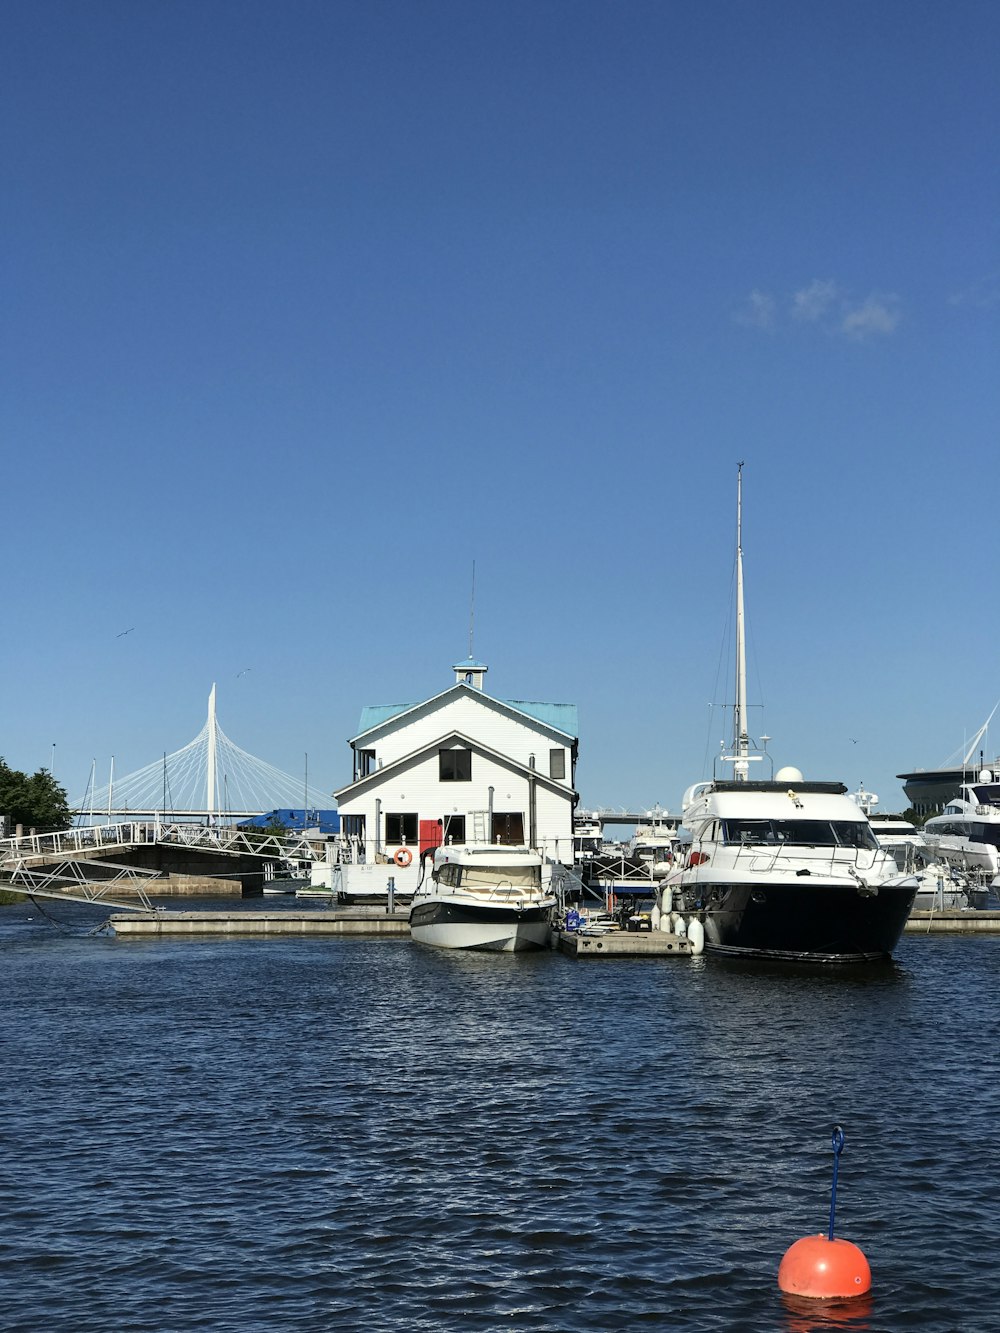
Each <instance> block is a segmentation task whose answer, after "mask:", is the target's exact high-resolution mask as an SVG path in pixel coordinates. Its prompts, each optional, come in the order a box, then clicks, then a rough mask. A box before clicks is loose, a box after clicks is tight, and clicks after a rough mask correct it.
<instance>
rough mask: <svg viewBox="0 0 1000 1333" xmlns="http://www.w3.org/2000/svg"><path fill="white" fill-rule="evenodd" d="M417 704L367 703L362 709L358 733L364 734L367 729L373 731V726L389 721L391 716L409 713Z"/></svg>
mask: <svg viewBox="0 0 1000 1333" xmlns="http://www.w3.org/2000/svg"><path fill="white" fill-rule="evenodd" d="M416 706H417V705H416V704H367V705H366V706H365V707H364V708H362V710H361V721H360V722H359V723H358V735H359V736H363V735H364V734H365V732H366V731H371V729H372V727H378V726H380V725H381V724H382V723H383V722H388V721H389V718H390V717H398V716H399V714H400V713H408V712H409V711H410V709H411V708H416Z"/></svg>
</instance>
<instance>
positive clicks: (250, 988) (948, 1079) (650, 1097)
mask: <svg viewBox="0 0 1000 1333" xmlns="http://www.w3.org/2000/svg"><path fill="white" fill-rule="evenodd" d="M184 905H185V906H189V905H190V904H187V903H185V904H184ZM267 907H268V909H269V910H270V909H273V907H274V902H273V900H269V901H268V903H267ZM317 910H323V909H317ZM46 911H48V912H49V913H50V915H51V916H52V917H55V918H57V919H58V922H59V924H58V925H56V924H53V923H52V922H51V921H50V920H48V919H47V918H46V917H45V916H43V915H42V914H41V913H40V911H39V910H38V909H37V908H36V907H34V906H33V905H32V904H30V903H28V904H25V905H23V906H14V907H5V908H2V909H0V958H2V976H3V1001H4V1019H3V1035H2V1061H3V1063H2V1070H3V1078H2V1084H0V1107H2V1126H3V1141H4V1151H3V1155H2V1159H0V1273H2V1278H3V1288H4V1291H3V1298H2V1300H3V1304H2V1310H3V1314H2V1321H0V1322H2V1326H3V1328H4V1329H5V1330H7V1331H8V1333H13V1331H14V1330H24V1331H25V1333H36V1331H37V1330H46V1333H53V1331H54V1330H60V1331H62V1330H73V1333H105V1331H110V1330H120V1329H128V1330H130V1331H133V1333H134V1331H137V1330H155V1331H156V1333H162V1331H163V1330H171V1331H173V1330H178V1331H180V1330H189V1329H190V1330H195V1329H197V1330H233V1333H235V1331H236V1330H241V1331H242V1333H245V1331H246V1330H256V1329H261V1330H269V1329H273V1330H296V1331H297V1333H310V1331H312V1330H317V1331H319V1330H328V1329H352V1330H353V1329H365V1330H380V1329H402V1330H439V1329H441V1330H463V1331H464V1330H490V1331H491V1333H492V1330H496V1329H516V1330H522V1329H524V1330H526V1329H531V1330H553V1331H560V1333H562V1331H565V1330H609V1329H638V1328H650V1329H670V1330H732V1329H741V1330H742V1329H755V1330H757V1329H775V1330H787V1331H788V1333H792V1331H793V1330H794V1331H795V1333H806V1331H807V1330H812V1329H825V1328H828V1327H832V1326H836V1327H837V1328H850V1329H856V1330H891V1331H892V1333H899V1331H900V1330H908V1329H914V1330H940V1331H941V1333H945V1331H946V1330H947V1331H950V1330H956V1329H958V1330H964V1329H970V1330H972V1329H988V1328H991V1327H1000V1292H998V1290H997V1279H996V1245H997V1230H998V1224H1000V1205H998V1203H997V1202H996V1193H997V1162H998V1151H997V1133H998V1129H997V1127H998V1124H1000V1091H998V1078H997V1066H996V1049H997V1040H998V1035H997V1025H996V1022H995V1014H996V996H997V994H998V993H1000V939H996V938H992V937H981V938H976V937H953V936H935V937H926V938H924V937H914V936H909V935H908V936H905V937H904V939H903V941H902V942H901V944H900V946H899V949H898V952H897V956H896V958H895V960H894V961H893V962H891V963H887V964H885V965H882V966H874V967H861V968H857V967H844V968H830V969H816V968H812V969H808V968H800V969H796V968H782V967H777V966H757V965H751V964H747V963H734V962H729V961H722V960H720V959H718V958H714V957H712V956H704V957H701V958H695V959H692V958H683V959H680V958H678V959H661V958H657V959H623V960H612V959H607V960H600V961H586V962H577V961H573V960H570V959H567V958H565V957H563V956H562V955H560V954H558V953H538V954H534V955H489V954H469V955H463V954H460V953H454V952H450V951H435V950H429V949H425V948H421V947H420V946H418V945H415V944H414V943H412V942H411V941H410V940H408V939H406V938H401V939H340V938H329V937H324V938H315V939H311V938H304V939H300V938H277V939H256V938H255V939H246V938H225V939H217V938H207V939H206V938H195V939H172V938H163V939H155V940H151V941H141V942H140V941H125V940H116V939H114V938H109V937H106V936H100V935H97V936H88V935H87V934H86V931H87V929H88V927H89V926H91V925H93V924H95V917H94V914H93V912H92V911H90V910H89V909H87V908H83V907H80V908H74V907H72V906H71V905H68V904H59V905H58V906H55V907H51V906H49V907H47V908H46ZM991 1015H992V1017H991ZM834 1123H840V1124H841V1125H842V1126H843V1127H844V1131H845V1134H846V1147H845V1149H844V1153H843V1156H842V1158H841V1160H840V1172H839V1185H838V1196H837V1228H836V1229H837V1234H838V1235H840V1236H844V1237H846V1238H847V1239H849V1240H852V1241H854V1242H855V1243H856V1244H858V1245H860V1246H861V1248H862V1249H863V1250H864V1252H865V1254H866V1255H867V1257H868V1260H869V1262H870V1264H871V1268H872V1274H873V1285H872V1292H871V1295H870V1297H868V1298H865V1297H862V1298H858V1299H856V1300H855V1301H852V1302H848V1303H846V1304H844V1303H841V1304H839V1305H834V1306H832V1307H830V1306H826V1305H824V1304H822V1303H818V1302H806V1303H804V1304H802V1303H799V1304H795V1303H793V1302H791V1301H790V1300H789V1299H788V1298H786V1297H783V1296H782V1295H781V1294H780V1293H779V1291H778V1289H777V1284H776V1273H777V1268H778V1263H779V1261H780V1259H781V1256H782V1254H783V1253H784V1251H785V1250H786V1249H787V1248H788V1246H789V1245H790V1244H791V1243H792V1242H793V1241H794V1240H796V1239H797V1238H799V1237H800V1236H804V1235H807V1234H810V1233H817V1232H825V1230H826V1228H827V1225H828V1221H829V1203H830V1181H831V1173H832V1162H833V1158H832V1152H831V1148H830V1132H831V1128H832V1126H833V1124H834Z"/></svg>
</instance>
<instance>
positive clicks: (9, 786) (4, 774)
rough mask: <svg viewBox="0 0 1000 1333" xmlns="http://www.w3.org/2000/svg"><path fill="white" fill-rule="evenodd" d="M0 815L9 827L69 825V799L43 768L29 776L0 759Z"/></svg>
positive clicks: (62, 827) (43, 827)
mask: <svg viewBox="0 0 1000 1333" xmlns="http://www.w3.org/2000/svg"><path fill="white" fill-rule="evenodd" d="M0 814H2V815H6V816H7V818H8V820H9V821H10V826H11V829H13V828H14V826H15V825H17V824H23V825H24V826H25V828H34V829H38V830H39V831H53V830H57V829H64V828H69V825H70V813H69V800H68V798H67V796H66V789H65V788H64V787H61V786H60V785H59V783H58V782H56V780H55V778H54V777H53V776H52V774H51V773H50V772H49V771H48V769H47V768H40V769H39V770H38V772H37V773H32V775H31V776H30V777H29V776H28V775H27V773H21V772H20V771H19V770H18V769H16V768H10V767H9V765H8V764H7V761H6V759H2V758H0Z"/></svg>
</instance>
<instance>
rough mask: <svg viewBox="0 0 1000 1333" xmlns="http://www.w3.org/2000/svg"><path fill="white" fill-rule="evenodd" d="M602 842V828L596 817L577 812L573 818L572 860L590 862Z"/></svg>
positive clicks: (585, 812) (578, 862)
mask: <svg viewBox="0 0 1000 1333" xmlns="http://www.w3.org/2000/svg"><path fill="white" fill-rule="evenodd" d="M603 842H604V826H603V825H602V824H601V821H600V819H599V818H598V817H597V815H593V814H588V813H587V811H586V810H578V811H577V812H576V814H575V815H574V816H573V860H574V861H575V862H576V863H577V864H578V865H579V864H580V863H581V862H584V861H592V860H593V859H594V857H595V856H596V855H598V854H599V852H600V850H601V847H602V845H603Z"/></svg>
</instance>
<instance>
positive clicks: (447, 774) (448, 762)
mask: <svg viewBox="0 0 1000 1333" xmlns="http://www.w3.org/2000/svg"><path fill="white" fill-rule="evenodd" d="M438 777H439V779H440V780H441V781H442V782H471V781H472V751H471V750H438Z"/></svg>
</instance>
